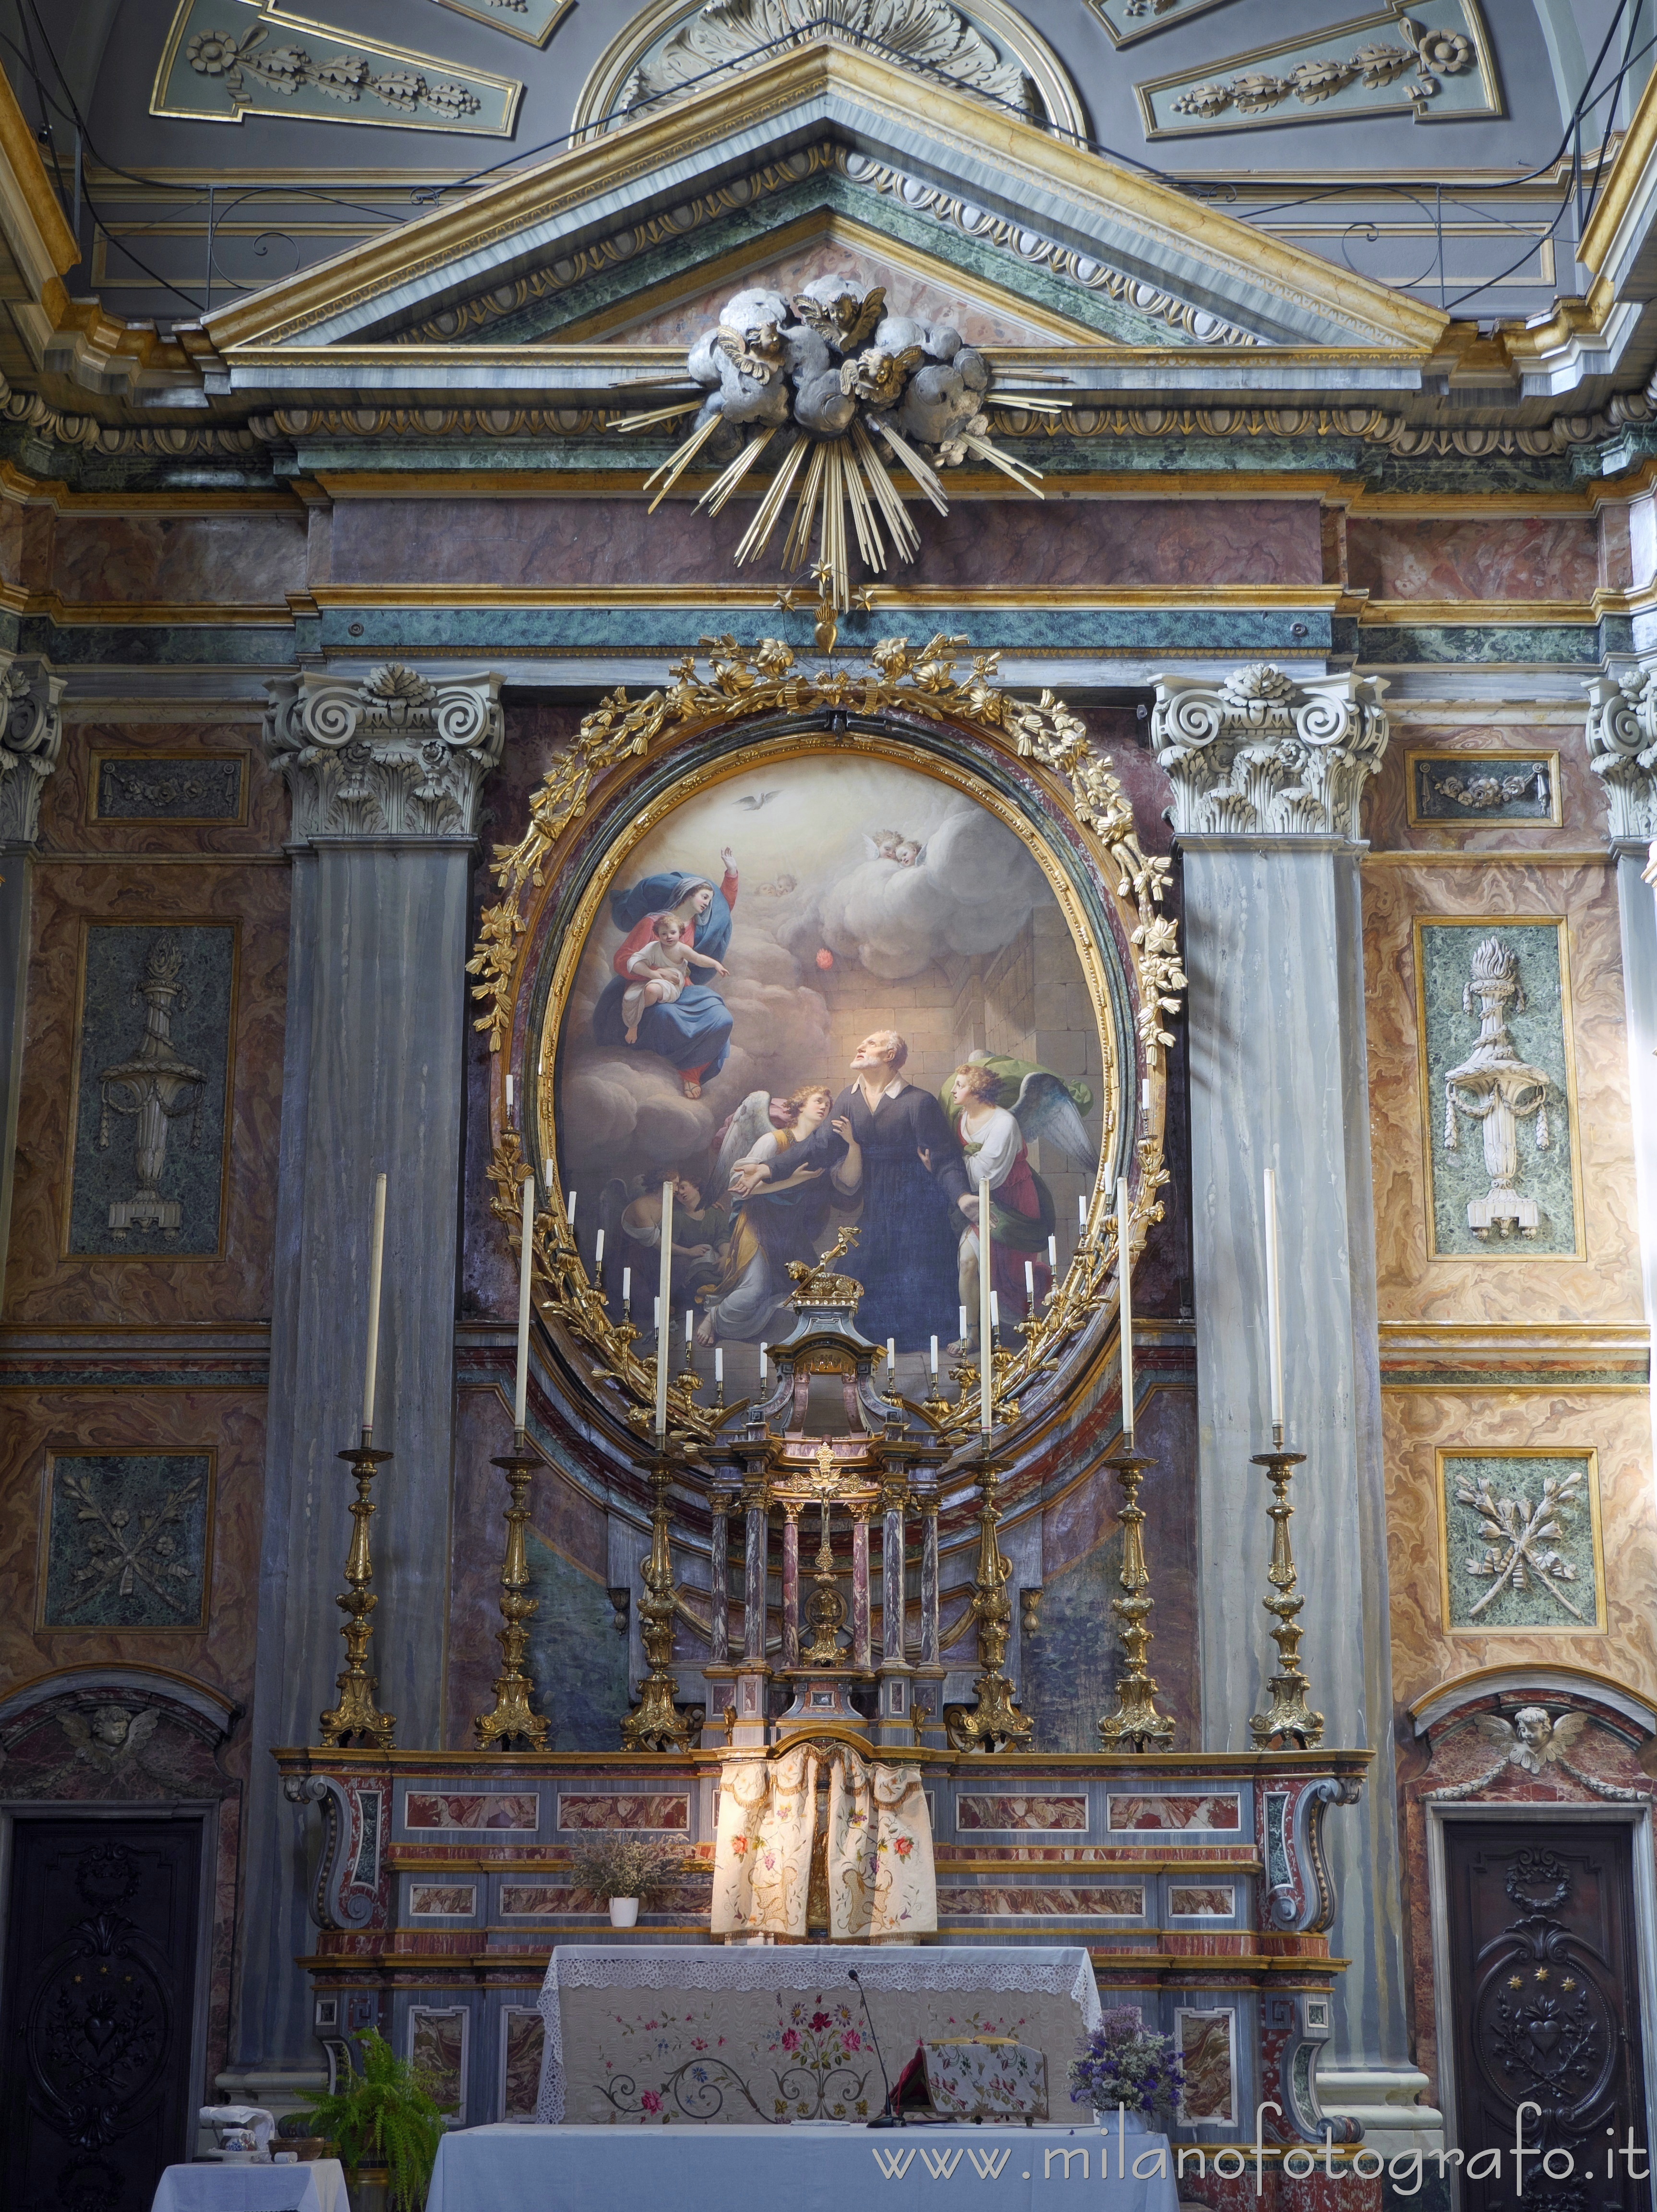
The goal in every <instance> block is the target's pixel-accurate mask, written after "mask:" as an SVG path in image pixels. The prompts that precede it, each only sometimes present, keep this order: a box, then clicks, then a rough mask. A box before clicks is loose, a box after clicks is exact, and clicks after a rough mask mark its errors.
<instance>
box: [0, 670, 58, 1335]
mask: <svg viewBox="0 0 1657 2212" xmlns="http://www.w3.org/2000/svg"><path fill="white" fill-rule="evenodd" d="M63 695H64V678H63V677H61V676H50V675H48V674H47V673H46V670H45V669H44V667H43V666H42V665H41V664H40V663H39V661H34V660H15V659H9V657H8V659H7V660H6V663H5V665H4V666H3V669H0V717H3V720H0V1297H3V1295H4V1291H5V1287H6V1249H7V1247H8V1246H9V1243H10V1242H11V1185H12V1173H13V1169H14V1167H15V1162H16V1158H17V1109H18V1101H19V1098H20V1097H21V1089H22V1081H23V1035H24V1024H25V1013H26V999H27V988H28V965H29V933H30V932H29V922H30V907H31V894H32V891H33V876H34V842H35V839H36V837H37V836H39V829H40V791H41V787H42V786H43V785H44V783H45V782H46V778H47V777H48V776H49V775H51V774H52V770H53V769H55V768H56V767H57V765H58V754H59V752H60V751H61V750H62V747H63V742H64V720H63V715H62V714H61V712H60V711H59V707H58V702H59V701H60V700H61V699H62V697H63Z"/></svg>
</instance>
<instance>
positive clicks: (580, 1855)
mask: <svg viewBox="0 0 1657 2212" xmlns="http://www.w3.org/2000/svg"><path fill="white" fill-rule="evenodd" d="M683 1869H684V1850H683V1845H681V1844H659V1843H652V1842H651V1841H650V1840H649V1839H648V1838H646V1837H644V1836H635V1835H633V1834H630V1833H628V1832H617V1831H614V1830H612V1831H610V1832H608V1833H604V1834H599V1835H595V1836H594V1837H593V1838H592V1841H591V1842H590V1843H586V1844H579V1845H578V1846H577V1847H576V1849H575V1850H574V1852H573V1853H572V1854H571V1857H570V1869H569V1871H570V1880H571V1881H573V1882H574V1885H575V1887H576V1888H577V1889H590V1890H592V1892H593V1893H595V1895H597V1896H598V1897H600V1898H602V1899H604V1902H605V1903H606V1904H607V1905H609V1907H610V1926H611V1927H612V1928H634V1927H636V1926H637V1925H638V1921H639V1908H640V1905H652V1904H653V1903H654V1902H655V1900H656V1899H658V1898H659V1897H660V1896H661V1895H662V1894H663V1893H664V1892H665V1891H666V1890H668V1889H671V1887H672V1886H673V1884H674V1882H675V1881H677V1878H678V1876H679V1875H680V1874H681V1873H682V1872H683Z"/></svg>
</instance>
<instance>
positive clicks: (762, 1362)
mask: <svg viewBox="0 0 1657 2212" xmlns="http://www.w3.org/2000/svg"><path fill="white" fill-rule="evenodd" d="M760 1381H761V1383H763V1382H764V1381H765V1339H764V1338H763V1337H762V1338H761V1339H760Z"/></svg>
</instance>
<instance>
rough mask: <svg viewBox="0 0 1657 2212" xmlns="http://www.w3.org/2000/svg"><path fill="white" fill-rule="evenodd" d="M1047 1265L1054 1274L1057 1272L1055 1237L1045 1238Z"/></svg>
mask: <svg viewBox="0 0 1657 2212" xmlns="http://www.w3.org/2000/svg"><path fill="white" fill-rule="evenodd" d="M1047 1265H1048V1267H1051V1268H1052V1269H1053V1273H1054V1274H1055V1275H1056V1274H1057V1273H1059V1239H1058V1238H1057V1237H1048V1239H1047Z"/></svg>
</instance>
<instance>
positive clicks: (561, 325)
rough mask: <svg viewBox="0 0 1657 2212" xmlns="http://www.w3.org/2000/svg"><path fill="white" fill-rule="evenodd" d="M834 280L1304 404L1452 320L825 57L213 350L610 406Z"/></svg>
mask: <svg viewBox="0 0 1657 2212" xmlns="http://www.w3.org/2000/svg"><path fill="white" fill-rule="evenodd" d="M819 262H820V263H821V264H822V269H828V268H841V267H845V266H847V265H848V264H857V265H859V266H862V267H865V268H866V270H867V271H868V273H869V275H870V277H871V281H872V282H878V283H886V284H888V286H889V289H892V290H893V292H894V295H895V296H896V295H898V294H903V295H907V297H910V298H913V301H915V302H916V303H917V304H918V305H919V303H920V302H923V301H924V302H925V303H926V310H927V312H928V313H929V314H931V315H932V316H933V317H935V318H936V319H943V318H944V315H945V314H946V313H950V312H953V313H955V314H956V315H957V316H958V317H959V318H960V319H962V322H963V323H964V322H966V321H968V320H970V321H971V323H972V324H973V326H974V334H976V333H977V332H979V331H981V333H982V336H981V338H980V343H983V344H985V345H986V346H988V347H990V348H991V349H1011V350H1014V351H1017V352H1020V353H1024V354H1028V353H1029V351H1031V350H1032V349H1033V350H1035V351H1037V352H1040V351H1041V350H1043V349H1054V348H1059V349H1066V350H1068V351H1069V352H1070V354H1071V361H1069V362H1067V363H1066V368H1067V370H1070V371H1071V374H1072V375H1075V376H1079V378H1080V380H1082V381H1083V382H1089V381H1093V380H1094V375H1093V373H1092V372H1090V371H1089V369H1088V367H1087V363H1088V362H1089V359H1090V358H1092V357H1097V358H1098V359H1099V360H1100V361H1101V362H1102V363H1103V364H1104V366H1103V367H1102V368H1101V369H1100V370H1099V371H1098V372H1097V373H1098V375H1099V376H1100V377H1101V378H1102V379H1103V380H1106V381H1107V382H1108V380H1110V379H1111V378H1112V377H1114V376H1120V373H1121V372H1120V368H1114V367H1113V365H1112V364H1113V363H1116V362H1120V351H1121V350H1122V349H1126V350H1127V351H1132V352H1133V353H1136V354H1144V355H1145V356H1152V355H1156V354H1163V353H1169V352H1172V353H1174V354H1175V355H1177V356H1181V357H1182V358H1183V359H1184V360H1185V361H1186V362H1188V363H1189V364H1191V368H1193V369H1195V370H1200V366H1201V362H1202V358H1203V357H1204V356H1216V355H1219V354H1223V355H1224V356H1226V357H1227V360H1228V362H1229V363H1231V364H1233V365H1234V366H1235V364H1236V363H1237V362H1239V360H1240V359H1241V360H1242V361H1243V362H1246V363H1247V365H1248V366H1249V367H1251V368H1254V369H1255V370H1256V372H1257V374H1260V375H1269V376H1270V377H1271V378H1272V380H1274V381H1277V382H1279V383H1282V384H1283V385H1284V386H1292V385H1293V384H1295V383H1296V381H1303V377H1301V376H1299V375H1297V374H1287V375H1284V374H1281V370H1282V369H1284V368H1289V366H1290V363H1291V362H1299V363H1304V362H1305V361H1306V359H1307V357H1308V356H1309V355H1316V356H1328V357H1329V360H1330V363H1331V366H1332V367H1333V366H1334V365H1335V364H1336V363H1337V362H1342V363H1345V364H1348V365H1350V364H1352V363H1354V362H1369V363H1372V364H1375V365H1376V367H1377V368H1379V369H1380V372H1381V379H1382V380H1384V381H1399V380H1405V378H1413V376H1414V374H1416V373H1417V371H1418V368H1419V364H1420V363H1421V362H1422V361H1423V359H1424V357H1425V356H1428V355H1429V354H1430V353H1431V351H1432V349H1433V348H1434V346H1435V344H1436V343H1438V342H1439V340H1440V339H1441V337H1442V333H1443V331H1444V329H1445V318H1444V317H1443V316H1442V315H1441V314H1439V313H1436V312H1435V311H1434V310H1431V309H1429V308H1428V307H1423V305H1422V304H1421V303H1420V302H1418V301H1415V300H1412V299H1411V298H1409V297H1408V296H1407V295H1402V294H1399V293H1394V292H1391V291H1388V290H1387V289H1385V288H1383V287H1381V286H1379V285H1376V284H1374V283H1369V282H1368V281H1367V280H1365V279H1363V278H1361V277H1357V276H1352V275H1351V274H1350V272H1347V271H1344V270H1339V269H1336V268H1333V267H1332V266H1331V264H1329V263H1328V262H1326V261H1324V260H1321V259H1318V258H1314V256H1312V255H1310V254H1308V253H1305V252H1301V251H1299V250H1298V249H1296V248H1295V247H1293V246H1288V245H1285V244H1284V242H1283V241H1282V240H1278V239H1275V238H1272V237H1271V236H1270V235H1267V234H1262V233H1261V232H1259V231H1257V230H1255V229H1253V228H1250V227H1249V226H1247V224H1244V223H1241V222H1237V221H1235V220H1234V219H1232V218H1231V217H1229V216H1225V215H1223V214H1221V213H1219V212H1217V210H1215V209H1214V208H1213V207H1212V206H1211V205H1208V204H1204V203H1201V202H1199V201H1196V200H1194V199H1193V198H1191V197H1187V195H1185V194H1183V193H1181V192H1179V191H1174V190H1173V189H1171V188H1169V187H1168V186H1165V185H1161V184H1159V183H1157V182H1156V181H1154V180H1152V179H1148V178H1146V177H1144V176H1143V175H1141V174H1138V173H1134V172H1132V171H1131V170H1129V169H1127V168H1126V167H1121V166H1119V165H1117V164H1115V163H1114V162H1112V161H1108V160H1106V159H1104V158H1102V156H1100V155H1095V154H1092V153H1089V152H1086V151H1084V150H1083V149H1078V148H1077V147H1076V146H1074V145H1071V144H1070V143H1065V141H1064V140H1062V139H1060V138H1059V137H1055V136H1053V135H1052V134H1050V133H1048V132H1047V131H1042V130H1041V129H1038V128H1036V127H1035V125H1030V124H1028V123H1025V122H1023V120H1021V119H1019V118H1017V117H1014V116H1010V115H1008V114H1005V113H1004V112H999V111H998V110H996V109H994V108H992V107H990V106H986V105H985V104H984V103H983V102H982V101H980V100H974V98H973V97H972V96H971V94H966V93H959V94H957V93H955V92H951V91H949V90H945V89H942V88H938V87H937V86H936V85H934V84H927V85H926V87H925V89H924V92H920V94H919V96H918V85H917V80H916V79H915V78H914V77H913V76H911V75H909V74H908V73H907V72H906V71H905V70H902V69H901V68H899V67H896V66H894V65H892V64H888V63H887V62H885V61H883V60H881V59H878V58H875V57H872V56H871V55H869V54H866V53H862V52H852V51H849V50H847V48H845V47H843V46H838V45H836V44H835V43H833V42H832V41H829V40H824V41H822V42H820V43H816V44H814V45H811V46H806V47H804V48H801V49H798V50H796V51H794V52H790V53H788V54H786V55H784V56H783V57H781V58H778V59H776V60H774V61H771V62H769V63H767V64H764V65H762V66H759V67H756V68H755V69H753V70H749V71H746V72H744V73H743V74H742V75H741V76H737V77H736V78H735V79H734V80H731V81H726V82H723V83H722V84H721V86H720V87H719V88H717V89H714V90H710V91H709V92H707V93H706V94H702V95H701V96H699V97H695V98H691V99H686V100H679V101H677V102H676V103H674V104H673V106H671V110H669V111H668V112H665V113H661V114H658V115H656V116H654V117H651V118H641V119H640V120H637V121H634V122H630V123H627V124H624V125H621V126H619V127H616V128H612V129H609V130H606V131H603V132H602V133H599V134H597V135H595V136H593V137H590V138H589V139H587V140H586V142H585V143H580V144H577V145H574V146H572V147H570V148H568V149H565V150H563V151H561V152H559V153H556V154H555V155H551V156H549V157H548V158H547V159H546V160H544V161H540V162H537V163H535V164H532V165H530V166H527V167H525V168H524V169H522V170H521V171H517V172H514V173H512V174H510V175H508V176H506V177H503V178H502V179H500V180H499V181H497V182H495V183H494V184H491V185H486V186H483V187H482V188H479V189H476V190H475V191H469V192H467V193H465V194H464V195H462V194H460V193H458V192H457V193H454V194H452V195H448V196H446V197H445V198H444V199H443V200H442V201H441V202H440V204H439V205H438V206H436V207H435V208H434V209H433V210H432V211H431V212H430V213H428V214H427V215H424V216H420V217H418V218H416V220H414V221H412V222H409V223H407V224H405V225H404V226H403V227H402V228H400V229H399V230H398V231H397V232H396V233H394V234H391V235H389V236H382V237H380V238H379V239H377V240H373V242H372V243H371V244H369V245H368V246H363V247H360V248H357V249H354V250H353V252H351V253H350V254H349V255H346V256H341V257H339V258H337V259H336V260H333V261H331V262H325V263H323V264H319V265H317V266H315V267H313V268H310V269H307V270H304V271H302V272H300V273H299V274H297V275H296V276H293V277H291V278H288V280H286V281H285V282H284V283H277V284H274V285H271V286H270V287H269V288H268V289H266V290H264V291H263V292H260V293H258V294H255V295H252V296H251V297H250V298H247V299H246V300H242V301H238V302H236V303H235V304H234V306H231V307H228V308H226V309H224V310H222V311H221V312H220V313H216V314H215V315H213V316H211V317H209V319H208V320H207V322H206V324H205V325H204V326H203V330H202V331H201V332H200V333H199V336H198V337H197V340H196V343H197V346H198V347H199V349H200V350H201V351H202V352H203V354H205V355H206V356H208V358H207V360H206V362H204V366H205V367H206V368H208V371H209V378H210V379H212V380H214V381H215V382H218V383H219V388H221V389H227V388H228V389H231V390H234V389H247V390H252V389H262V390H265V391H270V392H272V393H276V392H282V391H283V390H287V391H295V390H297V389H298V388H300V386H301V385H302V386H306V387H307V388H309V389H311V390H312V391H313V392H316V391H325V390H328V389H333V390H342V389H344V388H346V387H348V386H362V385H365V384H371V385H372V386H373V388H374V389H375V390H377V391H379V392H385V391H387V390H388V389H391V390H404V391H407V392H440V391H454V390H467V391H474V392H475V391H478V390H481V389H483V388H486V387H487V388H490V389H495V390H501V391H505V390H519V391H522V390H526V389H533V390H537V391H541V392H546V391H549V390H552V389H559V390H566V389H568V390H571V391H582V390H586V391H589V392H591V391H592V390H595V389H597V388H598V387H599V386H602V385H603V384H604V381H605V380H607V379H609V378H611V377H613V376H614V375H615V374H616V372H617V368H618V364H620V363H622V362H625V363H626V365H627V368H628V373H629V374H640V373H646V374H647V373H649V372H652V371H656V370H659V369H660V368H663V367H665V365H666V364H667V362H669V361H670V360H671V358H672V357H674V356H680V357H682V356H683V349H684V345H685V343H686V339H685V331H686V329H687V327H688V326H689V325H690V324H691V323H693V322H698V321H700V323H701V325H705V323H706V321H707V319H709V311H710V309H713V310H717V307H718V304H719V301H721V300H722V299H723V298H724V297H725V296H727V295H728V294H729V293H730V292H731V291H734V290H736V289H741V288H743V287H744V286H745V285H748V284H750V283H754V282H756V281H765V282H767V283H770V282H772V281H774V280H777V279H780V277H781V276H783V275H784V274H785V273H787V274H789V275H790V276H791V277H792V276H793V275H796V274H797V275H798V276H801V277H802V278H803V277H804V276H805V275H807V274H810V273H821V272H820V270H818V264H819ZM1217 365H1218V364H1217V362H1216V366H1217ZM1124 366H1125V364H1124ZM220 380H222V381H220ZM1232 381H1233V382H1234V385H1235V377H1233V379H1232Z"/></svg>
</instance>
